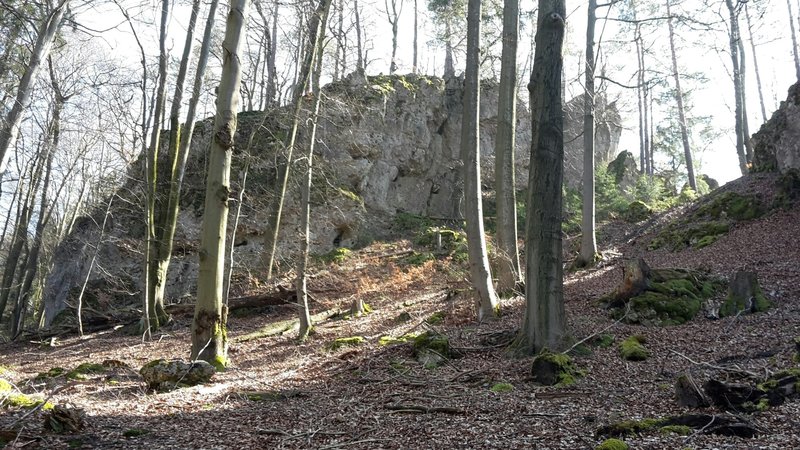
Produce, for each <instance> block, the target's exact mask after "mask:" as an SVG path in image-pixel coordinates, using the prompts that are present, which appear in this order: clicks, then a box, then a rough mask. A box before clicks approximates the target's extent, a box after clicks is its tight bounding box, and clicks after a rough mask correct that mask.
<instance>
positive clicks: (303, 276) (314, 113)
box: [295, 0, 331, 340]
mask: <svg viewBox="0 0 800 450" xmlns="http://www.w3.org/2000/svg"><path fill="white" fill-rule="evenodd" d="M330 7H331V0H323V1H322V2H321V3H320V5H319V8H318V9H317V11H316V15H317V17H318V21H315V23H316V29H312V30H309V34H308V36H309V43H308V46H309V50H308V52H309V53H310V54H311V55H312V61H313V62H312V65H313V66H314V73H313V76H312V83H311V89H312V94H313V95H314V100H313V106H312V109H311V117H310V123H311V132H310V133H309V140H308V151H307V152H306V158H305V159H306V171H305V180H304V181H303V192H302V199H301V206H300V207H301V215H300V230H301V233H302V234H303V238H302V240H301V241H300V251H301V255H300V259H299V260H298V264H297V303H298V305H299V307H300V308H299V310H300V332H299V338H300V339H301V340H303V339H305V338H306V337H308V333H309V332H310V331H311V325H312V324H311V315H310V314H309V312H308V286H307V278H308V277H307V275H308V274H307V272H308V270H307V269H308V249H309V246H310V243H311V242H310V240H311V228H310V225H311V178H312V175H313V161H314V144H315V141H316V139H317V118H318V116H319V105H320V101H321V94H322V93H321V90H320V85H319V79H320V75H321V74H322V60H323V56H324V54H323V49H324V40H325V26H326V23H327V22H328V13H329V11H330ZM295 120H299V118H297V117H296V118H295Z"/></svg>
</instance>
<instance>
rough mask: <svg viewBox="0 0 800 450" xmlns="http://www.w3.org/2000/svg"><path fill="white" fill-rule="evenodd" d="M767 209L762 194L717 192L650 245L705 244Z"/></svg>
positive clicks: (761, 214)
mask: <svg viewBox="0 0 800 450" xmlns="http://www.w3.org/2000/svg"><path fill="white" fill-rule="evenodd" d="M767 211H768V208H766V207H765V206H764V204H763V202H762V200H761V198H760V197H759V196H756V195H742V194H738V193H735V192H721V193H716V192H715V193H712V194H711V195H710V196H709V199H708V201H706V202H704V203H702V204H701V205H700V206H699V207H698V208H696V209H695V210H694V211H692V212H690V213H688V214H686V215H685V216H684V217H683V218H681V219H680V220H678V221H676V222H673V223H671V224H669V225H668V226H667V227H665V228H664V229H663V230H662V231H661V232H660V233H659V234H658V235H657V236H656V237H655V238H654V239H653V241H651V242H650V245H649V248H650V249H651V250H653V249H657V248H662V247H666V248H669V249H670V250H673V251H677V250H681V249H683V248H686V247H694V248H702V247H706V246H708V245H711V244H713V243H714V242H716V240H717V239H719V238H720V237H721V236H723V235H725V234H727V233H728V231H730V229H731V227H732V226H733V225H734V224H735V223H736V222H741V221H745V220H752V219H757V218H759V217H761V216H763V215H764V214H765V213H766V212H767Z"/></svg>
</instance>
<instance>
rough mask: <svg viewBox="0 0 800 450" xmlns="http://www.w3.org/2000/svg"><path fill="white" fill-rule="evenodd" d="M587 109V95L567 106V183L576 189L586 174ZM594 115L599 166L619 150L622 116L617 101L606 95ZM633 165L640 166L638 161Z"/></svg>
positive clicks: (565, 167)
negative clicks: (585, 133) (585, 121)
mask: <svg viewBox="0 0 800 450" xmlns="http://www.w3.org/2000/svg"><path fill="white" fill-rule="evenodd" d="M583 111H584V95H579V96H577V97H575V98H573V99H572V100H570V101H569V102H567V104H566V105H564V184H565V185H567V186H569V187H571V188H574V189H578V188H580V185H581V177H582V176H583ZM594 117H595V130H594V144H595V145H594V153H595V154H594V162H595V167H600V166H604V165H606V164H608V163H609V162H611V160H612V158H614V156H615V155H616V154H617V152H618V151H619V139H620V136H621V135H622V119H621V116H620V114H619V110H618V109H617V105H616V103H615V102H611V103H608V102H607V101H606V99H605V97H604V96H602V95H598V96H597V97H596V99H595V116H594ZM632 158H633V157H632V156H631V159H632ZM633 167H634V169H635V168H636V163H635V161H634V164H633Z"/></svg>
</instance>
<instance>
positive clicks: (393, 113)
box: [44, 73, 619, 324]
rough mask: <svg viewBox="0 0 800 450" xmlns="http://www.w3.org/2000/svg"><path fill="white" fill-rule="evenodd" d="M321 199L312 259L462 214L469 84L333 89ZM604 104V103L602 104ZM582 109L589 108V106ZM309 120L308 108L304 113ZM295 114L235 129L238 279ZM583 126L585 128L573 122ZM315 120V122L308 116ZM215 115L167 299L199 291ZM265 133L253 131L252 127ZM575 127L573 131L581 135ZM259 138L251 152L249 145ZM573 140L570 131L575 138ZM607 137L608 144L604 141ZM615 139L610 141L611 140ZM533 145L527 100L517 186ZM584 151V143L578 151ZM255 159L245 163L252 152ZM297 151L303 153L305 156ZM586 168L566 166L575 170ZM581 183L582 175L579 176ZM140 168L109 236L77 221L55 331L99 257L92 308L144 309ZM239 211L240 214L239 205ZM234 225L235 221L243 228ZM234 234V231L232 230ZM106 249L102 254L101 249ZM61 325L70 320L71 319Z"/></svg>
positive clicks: (605, 152) (48, 292)
mask: <svg viewBox="0 0 800 450" xmlns="http://www.w3.org/2000/svg"><path fill="white" fill-rule="evenodd" d="M481 92H482V95H481V110H480V118H481V128H480V145H481V164H482V177H483V180H484V181H483V185H484V186H491V185H492V182H493V179H494V145H495V137H496V129H497V127H496V123H497V85H496V83H493V82H484V83H483V84H482V90H481ZM323 93H324V94H323V102H322V105H321V110H320V119H319V128H318V130H317V142H318V145H317V146H316V148H317V151H318V155H319V157H318V158H315V178H314V194H313V195H312V224H311V252H312V253H314V254H324V253H327V252H329V251H331V250H332V249H334V248H336V247H354V246H358V245H361V244H367V243H369V242H370V240H372V239H374V238H381V237H383V236H384V235H385V234H386V233H387V230H388V229H390V228H391V224H392V218H393V217H394V216H395V215H396V214H397V213H399V212H404V213H411V214H417V215H423V216H430V217H438V218H453V219H458V218H461V216H462V204H461V198H462V196H463V195H462V179H461V177H462V175H461V173H462V164H461V156H460V153H461V151H460V136H461V114H462V111H461V109H462V94H463V80H462V79H460V78H453V79H450V80H448V81H445V80H443V79H440V78H436V77H425V76H418V75H406V76H375V77H366V76H364V75H363V74H360V73H354V74H351V75H350V76H348V77H346V78H345V79H343V80H340V81H338V82H335V83H331V84H329V85H327V86H326V87H325V88H323ZM582 104H583V103H582V101H581V102H578V101H573V102H570V104H569V105H572V106H568V107H567V110H568V111H572V113H570V114H568V115H567V123H566V124H565V129H566V130H579V129H581V126H582V125H581V123H582V120H583V117H582V113H580V114H579V113H578V109H577V108H579V107H580V108H582ZM603 105H604V103H603ZM603 105H600V106H601V107H598V116H597V117H598V118H603V117H611V119H609V120H605V119H600V120H599V121H600V124H599V125H598V131H597V133H598V146H597V148H598V150H597V152H598V164H601V163H603V161H607V160H608V158H609V155H613V154H615V149H616V142H617V139H618V135H619V134H618V132H617V131H609V130H612V129H614V128H613V125H612V124H615V123H617V122H618V113H616V112H615V111H616V109H615V108H613V105H612V106H609V108H608V109H609V110H610V112H605V111H606V108H605V106H603ZM581 111H582V109H581ZM306 113H308V112H307V111H306ZM290 119H291V118H290V109H289V108H286V107H284V108H279V109H276V110H272V111H267V112H266V113H262V112H245V113H241V114H239V124H238V129H237V133H236V145H237V147H236V151H235V152H234V157H233V164H234V168H233V171H232V174H231V179H232V191H233V192H238V191H239V190H240V188H241V186H240V185H239V181H238V180H239V179H240V176H241V169H242V168H243V167H244V160H245V158H249V162H250V164H249V172H248V176H247V186H246V193H245V197H244V202H243V205H242V211H241V218H240V220H239V222H238V227H237V229H236V230H235V231H236V236H235V243H234V245H235V251H236V258H235V266H234V276H236V274H237V272H238V273H241V272H247V273H251V272H253V271H255V272H256V273H258V272H259V271H260V270H259V267H260V264H261V262H260V255H261V253H262V252H263V249H264V243H265V240H266V235H267V233H268V231H269V230H267V229H266V228H267V225H266V224H267V223H269V222H268V217H269V216H270V214H271V209H272V206H271V205H272V200H273V198H274V196H275V192H276V187H277V184H278V181H277V179H278V174H279V173H280V172H281V171H282V170H283V168H284V167H285V166H286V157H285V151H284V149H283V144H282V142H283V140H284V138H285V137H286V136H287V134H288V133H289V127H290V123H291V120H290ZM573 121H578V122H576V123H572V122H573ZM304 123H305V121H304ZM212 126H213V119H207V120H204V121H201V122H198V123H196V124H195V132H194V140H193V143H192V150H191V153H190V156H189V161H188V164H187V168H186V176H185V179H184V188H183V192H182V198H181V213H180V216H179V218H178V226H177V231H176V236H175V246H174V247H175V250H174V252H173V256H172V263H171V265H170V268H169V273H168V275H167V285H166V297H167V299H168V300H169V301H170V302H175V301H178V300H179V299H181V298H184V297H191V296H192V295H193V293H194V289H195V284H196V277H197V270H198V265H197V245H198V243H199V241H200V239H199V236H200V227H201V223H202V209H203V198H204V196H205V188H204V180H205V165H206V151H207V149H208V146H209V142H210V139H211V138H212V134H213V130H212ZM254 130H255V131H256V132H255V134H253V131H254ZM571 132H572V131H569V132H568V133H571ZM251 134H252V135H253V139H252V145H251V146H250V148H249V149H247V146H248V142H249V141H250V137H251ZM565 136H566V134H565ZM604 136H605V137H604ZM298 139H299V141H298V142H299V144H298V152H299V151H301V150H300V149H302V148H305V145H306V144H305V143H306V142H307V139H308V132H307V130H306V129H305V128H301V130H300V132H299V136H298ZM578 141H580V139H577V140H576V139H572V141H571V142H568V143H567V148H566V153H567V156H566V157H565V159H566V160H569V161H581V158H582V156H581V155H582V153H583V150H582V146H581V145H578V144H577V142H578ZM605 142H607V144H605ZM530 145H531V123H530V114H529V112H528V110H527V106H526V104H525V103H524V102H522V101H520V102H518V114H517V135H516V170H517V174H516V188H517V189H524V188H525V187H526V186H527V177H528V161H529V155H530ZM576 145H577V147H576ZM246 155H247V156H246ZM296 155H297V154H295V156H293V158H296ZM575 164H576V163H573V162H565V166H570V167H572V166H575ZM581 171H582V166H580V167H578V173H577V174H575V173H573V175H570V173H572V172H570V173H568V174H567V177H566V183H567V184H570V183H571V184H576V183H579V178H580V173H579V172H581ZM571 176H573V177H577V178H570V177H571ZM143 178H144V177H143V173H142V164H136V165H135V166H134V167H132V168H131V170H130V173H129V176H128V180H129V181H128V182H127V183H126V185H125V186H123V187H122V188H120V189H119V190H118V191H117V193H116V196H115V199H114V200H113V203H112V207H111V209H110V214H109V220H108V222H107V225H106V229H105V230H103V231H102V232H101V231H100V229H99V225H98V224H101V223H103V220H102V219H103V216H104V214H105V208H102V209H98V210H97V211H95V212H94V213H93V214H92V215H91V216H90V217H86V218H83V219H81V220H79V221H78V223H76V225H75V227H74V229H73V232H72V233H71V234H70V236H69V237H68V238H67V239H66V240H65V241H64V242H63V243H62V244H61V245H60V246H59V248H58V250H57V251H56V255H55V258H54V268H53V270H52V273H51V274H50V276H49V277H48V281H47V285H46V288H45V295H44V298H45V305H46V306H45V321H46V323H47V324H50V323H52V322H53V320H55V318H56V316H57V315H58V314H59V313H60V312H61V311H63V310H64V309H65V308H66V305H67V304H68V301H70V302H72V303H73V304H74V300H75V298H76V297H77V295H78V292H79V291H80V287H81V286H82V285H83V284H84V282H85V281H86V280H87V273H88V272H89V271H90V262H91V261H92V256H93V255H94V253H95V251H97V258H96V263H95V265H94V266H93V267H92V268H91V273H90V274H89V275H88V283H87V293H86V296H85V298H84V301H85V302H87V303H88V304H89V305H90V306H92V308H93V309H97V310H103V309H104V306H105V304H106V303H114V304H115V305H117V306H119V305H120V304H122V303H125V302H127V303H128V304H129V305H131V307H130V308H129V309H130V312H131V314H136V311H135V305H138V303H139V302H140V295H139V292H141V289H142V282H141V280H142V279H143V277H142V267H143V265H142V261H141V260H142V256H141V255H142V249H143V245H144V239H145V224H144V220H143V214H142V213H141V211H140V208H141V205H142V204H143V200H142V199H141V198H139V197H140V194H139V193H140V192H142V185H143ZM231 211H232V214H233V213H235V208H232V210H231ZM233 223H234V221H233V220H229V224H233ZM298 230H299V187H298V185H297V184H292V185H290V186H289V190H288V193H287V202H286V204H285V206H284V214H283V221H282V224H281V235H280V236H279V249H278V251H279V254H278V262H277V263H278V265H279V266H280V264H282V263H285V262H287V261H292V258H293V255H295V254H296V253H297V251H298V250H299V239H298ZM233 231H234V230H232V229H231V230H229V235H230V234H232V232H233ZM97 245H99V247H97ZM62 319H63V317H62Z"/></svg>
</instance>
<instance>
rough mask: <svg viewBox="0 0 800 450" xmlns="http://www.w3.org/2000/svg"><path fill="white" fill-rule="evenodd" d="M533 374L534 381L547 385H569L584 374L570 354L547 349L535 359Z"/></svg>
mask: <svg viewBox="0 0 800 450" xmlns="http://www.w3.org/2000/svg"><path fill="white" fill-rule="evenodd" d="M531 375H532V377H533V381H535V382H536V383H539V384H542V385H545V386H569V385H572V384H575V382H576V381H577V379H578V378H579V377H581V376H582V375H583V374H582V372H581V371H580V370H578V369H577V368H576V367H575V364H574V363H573V362H572V358H570V357H569V356H567V355H565V354H563V353H552V352H550V351H548V350H547V349H545V350H542V351H541V352H540V353H539V354H538V355H537V356H536V357H535V358H534V359H533V363H532V364H531Z"/></svg>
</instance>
